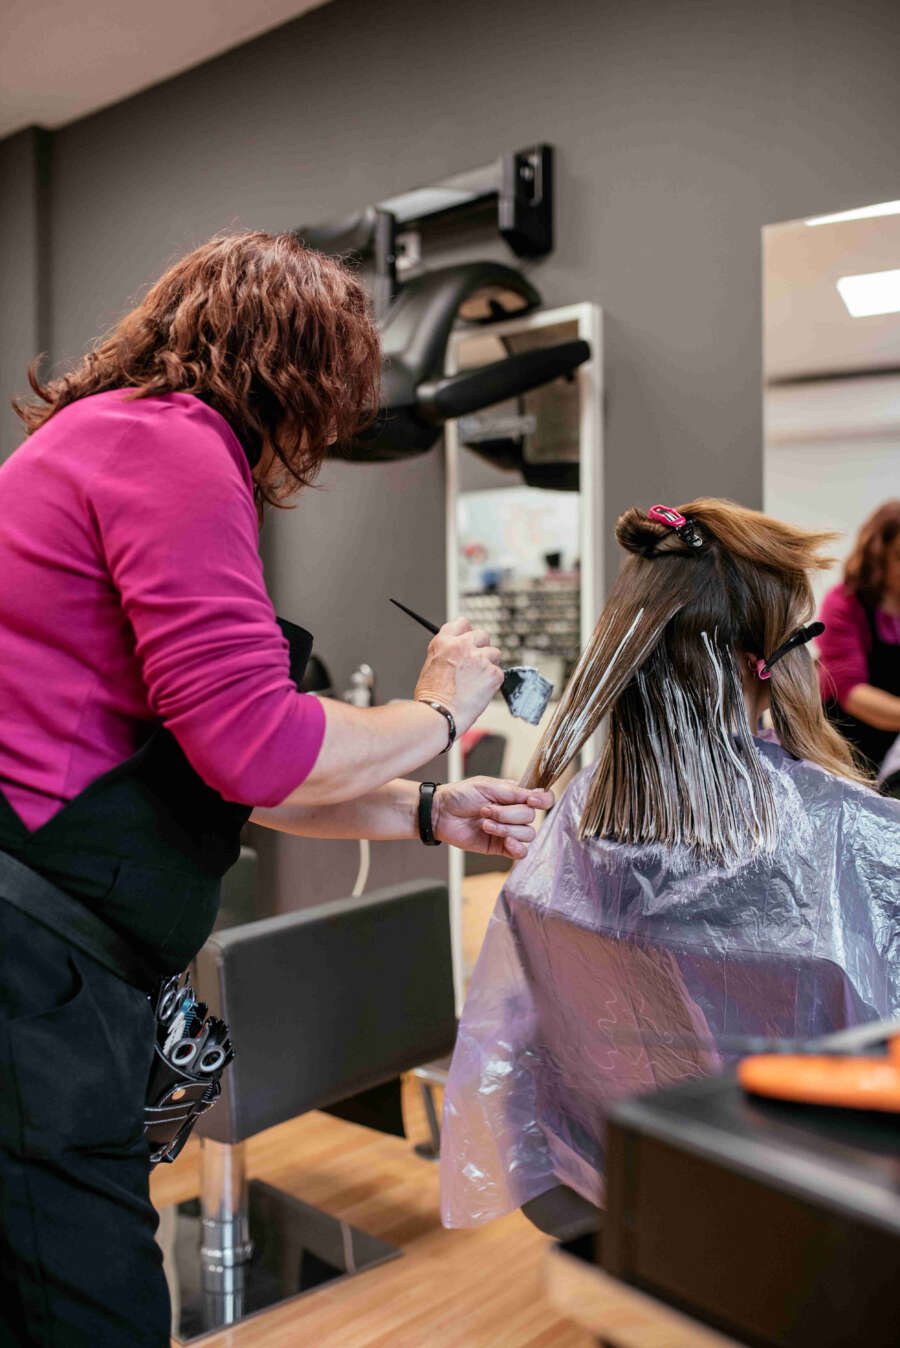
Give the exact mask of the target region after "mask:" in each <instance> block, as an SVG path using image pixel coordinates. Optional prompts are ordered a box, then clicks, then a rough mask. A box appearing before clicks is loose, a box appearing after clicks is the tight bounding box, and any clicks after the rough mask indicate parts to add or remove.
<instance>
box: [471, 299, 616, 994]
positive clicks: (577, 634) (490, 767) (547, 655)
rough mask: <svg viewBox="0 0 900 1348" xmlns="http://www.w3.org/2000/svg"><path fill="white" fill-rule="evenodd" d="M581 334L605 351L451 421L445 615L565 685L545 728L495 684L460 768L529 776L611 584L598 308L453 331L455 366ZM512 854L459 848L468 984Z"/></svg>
mask: <svg viewBox="0 0 900 1348" xmlns="http://www.w3.org/2000/svg"><path fill="white" fill-rule="evenodd" d="M578 339H583V340H587V341H588V342H590V344H591V350H592V353H594V354H593V357H592V359H591V361H590V362H589V363H588V364H587V365H584V366H582V367H581V368H580V369H579V370H578V371H577V372H576V374H575V375H574V376H572V377H570V378H568V379H566V378H561V379H557V380H555V381H553V382H552V383H550V384H546V385H544V386H543V387H542V388H539V389H537V390H535V391H534V392H530V393H526V394H523V395H522V396H521V397H519V398H516V399H513V400H511V401H509V402H504V403H499V404H496V405H495V406H493V407H489V408H487V409H485V410H484V411H482V412H478V413H477V414H474V415H471V416H466V417H461V418H460V419H459V420H458V421H456V422H451V423H449V425H448V428H447V434H446V437H445V443H446V461H447V573H448V577H447V578H448V584H447V612H448V614H456V613H462V614H465V616H466V617H468V618H470V619H471V621H472V622H473V624H475V625H476V626H479V627H485V628H487V630H488V631H489V632H490V633H491V636H492V638H493V640H494V643H495V644H496V645H497V646H499V648H500V651H501V654H502V659H503V664H504V666H510V665H532V666H534V667H536V668H537V669H538V670H539V671H540V672H541V673H542V674H543V675H544V676H545V678H547V679H549V680H550V682H551V683H552V684H553V685H554V693H553V699H552V701H551V704H550V707H549V708H548V710H547V711H546V712H545V713H544V716H543V717H542V719H541V721H540V723H539V724H538V725H537V726H533V725H530V724H529V723H528V722H526V721H522V720H518V719H514V718H513V717H512V716H511V715H510V712H509V710H508V708H507V706H506V703H505V702H504V701H503V699H502V698H501V697H500V696H499V695H498V697H497V698H495V700H494V702H493V703H492V704H491V706H490V707H488V709H487V711H486V712H485V713H484V715H483V716H482V717H481V718H480V719H479V721H478V723H477V724H476V726H475V727H473V730H472V731H471V732H470V733H469V734H468V735H466V736H464V737H463V739H462V742H461V743H460V745H459V746H458V747H457V749H456V750H455V754H454V757H453V759H452V760H451V764H450V774H451V776H452V777H463V776H465V777H468V776H476V775H481V774H484V775H487V776H502V777H511V778H514V779H516V780H518V779H519V778H520V777H521V776H522V774H523V773H524V771H525V769H526V767H527V765H528V762H529V760H530V758H531V755H532V753H533V751H534V749H535V747H536V745H537V742H538V740H539V738H540V735H541V733H542V731H543V729H544V727H545V726H546V725H547V723H548V721H549V718H550V716H551V715H552V713H553V709H554V706H555V702H556V701H557V700H558V698H559V696H560V695H561V693H562V691H563V689H564V688H565V686H566V683H567V681H568V679H569V677H570V675H571V673H572V671H573V669H574V667H575V663H576V661H577V659H578V656H579V653H580V651H581V648H582V645H583V644H584V642H585V641H586V640H587V638H588V637H589V636H590V633H591V632H592V631H593V626H594V622H595V619H596V615H597V612H598V611H599V603H600V600H601V596H602V593H603V589H602V553H603V549H602V539H601V534H602V528H601V523H600V521H601V519H602V515H601V501H600V484H601V481H602V479H601V468H602V433H601V430H602V427H601V407H602V394H601V377H602V356H601V348H600V341H601V327H600V313H599V310H597V309H596V308H595V307H594V306H592V305H587V304H585V305H575V306H572V307H570V308H567V309H563V310H550V311H547V312H544V313H536V314H531V315H528V316H525V317H523V318H521V319H512V320H509V321H506V322H502V323H498V324H495V325H492V326H491V327H490V328H489V329H487V330H485V329H480V330H476V331H472V330H471V329H469V330H468V331H467V330H465V329H464V328H462V327H461V328H460V329H459V330H458V331H457V333H456V334H455V335H454V337H453V339H452V341H451V347H450V362H451V368H450V369H449V370H448V373H456V372H458V371H460V370H464V369H468V368H472V367H476V366H481V365H487V364H489V363H491V362H493V361H497V360H502V359H503V358H504V357H507V356H510V355H518V354H520V353H522V352H527V351H533V350H536V349H538V348H540V347H543V346H546V347H549V346H555V345H558V344H560V343H564V342H571V341H576V340H578ZM594 749H595V746H589V747H588V752H587V754H586V755H583V761H588V757H589V755H590V754H591V753H592V752H594ZM573 770H574V769H573ZM561 785H564V783H562V784H561ZM511 864H512V863H511V861H510V860H509V859H508V858H504V857H500V856H477V855H472V854H470V853H469V854H463V853H460V852H453V853H452V854H451V857H450V866H451V875H450V886H451V913H452V915H453V916H454V926H455V932H454V940H455V946H456V952H455V953H456V959H457V974H458V993H459V994H461V992H462V988H463V986H464V984H465V981H466V980H467V977H468V974H469V973H470V972H471V968H472V967H473V966H474V961H475V959H476V958H477V954H478V950H479V948H480V944H481V937H482V936H483V932H484V929H485V927H486V924H487V920H488V917H489V915H490V911H491V909H492V908H493V905H494V902H495V900H496V896H497V894H498V892H499V890H500V888H501V885H502V883H503V879H504V876H505V873H506V871H508V869H509V868H510V866H511ZM463 914H464V921H463ZM463 933H464V934H465V938H464V939H463Z"/></svg>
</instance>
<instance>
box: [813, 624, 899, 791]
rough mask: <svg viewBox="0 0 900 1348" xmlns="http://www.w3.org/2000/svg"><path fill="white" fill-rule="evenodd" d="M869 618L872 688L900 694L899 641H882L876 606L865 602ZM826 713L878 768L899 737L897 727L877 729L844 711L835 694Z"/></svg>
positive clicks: (826, 704)
mask: <svg viewBox="0 0 900 1348" xmlns="http://www.w3.org/2000/svg"><path fill="white" fill-rule="evenodd" d="M863 612H864V613H865V615H866V622H867V623H868V624H869V635H870V638H871V645H870V648H869V653H868V679H867V682H868V683H870V684H871V685H872V687H873V688H881V689H883V690H884V692H886V693H892V694H893V695H894V697H900V645H897V644H896V643H891V642H887V641H882V639H881V637H880V636H879V635H878V624H877V622H876V620H875V613H874V610H872V609H870V608H869V607H868V606H867V605H865V604H864V605H863ZM825 714H826V715H827V717H828V719H829V721H831V722H832V724H833V725H834V726H835V728H836V729H837V730H839V731H840V732H841V734H842V735H843V736H844V739H846V740H849V742H850V743H851V744H852V745H853V746H854V748H856V749H857V750H858V751H859V753H861V754H862V756H863V757H864V758H865V759H866V761H867V765H868V766H869V767H871V768H872V770H873V771H875V772H877V771H878V769H879V768H880V767H881V764H882V762H883V761H884V757H885V754H886V753H887V751H888V750H889V749H890V747H891V745H892V744H893V743H894V741H895V740H896V738H897V732H896V730H878V729H876V727H875V726H872V725H868V724H867V723H866V722H865V721H860V720H859V718H858V717H856V716H851V714H850V712H848V711H845V710H844V708H843V707H842V706H841V705H840V703H839V702H838V701H837V699H836V698H831V699H829V700H828V701H826V703H825Z"/></svg>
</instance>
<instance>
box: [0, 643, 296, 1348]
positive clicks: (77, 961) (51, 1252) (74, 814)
mask: <svg viewBox="0 0 900 1348" xmlns="http://www.w3.org/2000/svg"><path fill="white" fill-rule="evenodd" d="M279 621H280V622H281V620H279ZM281 627H282V631H283V632H284V633H285V636H286V637H287V639H288V642H289V644H290V647H291V675H292V677H293V679H294V680H295V682H297V684H298V685H299V683H300V680H301V679H302V674H303V669H304V668H305V665H306V661H307V659H308V657H309V653H310V650H311V647H312V638H311V637H310V635H309V633H307V632H304V631H303V629H302V628H298V627H295V626H293V624H289V623H285V622H281ZM250 813H251V807H249V806H246V805H238V804H234V803H231V802H228V801H226V800H223V798H222V797H221V796H220V795H219V793H218V792H216V791H214V790H212V789H211V788H210V787H209V786H207V785H206V783H205V782H203V780H202V779H201V778H200V777H199V775H198V774H197V773H196V772H195V771H194V769H193V768H192V767H191V766H190V764H189V763H188V761H187V759H186V758H185V756H184V754H183V752H182V751H181V749H180V748H179V746H178V744H177V742H176V741H175V739H174V738H173V737H172V736H171V735H170V734H169V733H168V732H167V731H165V730H163V729H159V730H156V731H155V732H154V733H153V734H152V735H151V737H150V738H149V739H148V741H147V743H146V744H144V745H143V746H142V748H140V749H139V750H138V752H137V753H136V754H134V755H133V756H132V757H131V758H129V759H127V760H126V761H125V762H124V763H121V764H119V765H118V766H117V767H115V768H113V769H112V770H111V771H109V772H107V773H104V774H103V776H102V777H99V778H98V779H97V780H96V781H94V782H92V783H91V784H90V785H89V786H88V787H86V788H85V790H84V791H82V792H81V793H80V794H79V795H78V796H76V797H75V798H74V799H73V800H71V801H69V802H68V803H67V804H66V805H64V806H63V807H62V809H60V810H59V811H57V813H56V814H55V815H53V817H52V818H51V819H50V820H48V822H47V823H46V824H44V825H43V826H42V827H41V828H38V829H36V830H34V831H33V832H29V830H28V829H27V828H26V827H25V825H24V824H23V823H22V821H21V819H19V817H18V815H17V814H16V813H15V811H14V810H13V809H12V807H11V806H10V804H9V802H8V801H6V799H5V798H3V797H2V795H0V850H2V851H5V852H8V853H9V854H10V855H12V856H14V857H16V858H17V859H18V860H20V861H22V862H24V863H25V865H27V866H28V867H29V868H30V869H32V870H35V871H37V872H39V873H40V874H41V875H43V876H45V877H46V878H47V879H48V880H50V881H51V882H52V883H53V884H55V885H57V886H58V887H59V888H60V889H63V890H65V891H67V892H68V893H69V894H71V895H74V896H76V897H77V898H78V899H80V900H81V901H82V902H83V903H84V904H85V905H87V906H88V907H89V908H91V909H93V910H94V911H95V912H96V913H97V914H98V915H99V916H101V917H102V918H103V920H104V921H105V922H106V923H107V924H109V925H110V926H111V927H113V928H114V929H115V930H116V931H117V932H118V933H119V934H120V935H121V936H123V937H124V938H126V939H127V941H128V943H129V945H130V946H131V948H132V949H133V950H134V951H135V953H136V954H138V955H139V956H140V959H141V962H142V963H143V964H144V966H145V968H146V972H147V978H148V981H152V980H153V979H154V978H158V977H162V976H165V975H167V974H172V973H177V972H180V971H181V970H182V969H184V968H185V967H186V966H187V964H188V963H189V962H190V961H191V959H192V958H193V957H194V955H195V954H196V953H197V951H198V950H199V949H200V947H201V946H202V945H203V942H204V941H205V940H206V938H207V936H208V935H209V933H210V931H211V930H212V927H213V923H214V921H215V917H216V911H217V908H218V902H219V884H220V881H221V878H222V876H223V875H224V873H225V871H227V870H228V868H229V867H230V866H231V865H232V864H233V863H234V862H235V861H236V859H237V856H238V853H239V850H240V832H241V828H242V826H243V825H244V824H245V823H246V821H247V819H248V818H249V816H250ZM0 898H2V896H0ZM154 1029H155V1017H154V1013H153V1010H152V1007H151V1005H150V1002H149V1001H148V1000H147V997H146V995H145V994H144V993H143V992H142V991H141V990H140V989H139V988H137V987H134V986H132V985H130V984H128V983H126V982H124V981H123V980H122V979H120V978H117V977H116V976H115V975H114V974H112V973H110V972H109V971H108V970H107V969H106V968H104V967H103V966H102V965H100V964H98V963H97V962H96V961H95V960H93V959H91V958H90V957H89V956H87V955H85V954H83V953H82V952H81V951H80V950H77V949H75V948H74V947H73V946H71V945H70V944H69V943H68V942H66V941H65V940H64V939H63V938H62V937H60V936H58V935H57V934H56V933H54V932H53V931H51V930H49V929H48V928H47V927H45V926H44V925H43V924H42V923H39V922H37V921H35V920H34V919H32V918H30V917H29V916H27V915H26V914H25V913H23V912H21V911H20V910H19V909H18V908H16V907H15V906H14V905H13V904H11V903H3V902H0V1346H2V1348H6V1345H13V1344H15V1345H19V1344H34V1345H40V1348H99V1345H103V1348H168V1343H169V1315H170V1312H169V1298H168V1291H167V1288H166V1283H165V1278H164V1276H163V1272H162V1257H161V1254H160V1251H159V1249H158V1247H157V1245H156V1243H155V1240H154V1233H155V1230H156V1223H157V1219H156V1214H155V1212H154V1210H153V1208H152V1206H151V1204H150V1199H149V1167H148V1153H147V1144H146V1140H145V1139H144V1136H143V1106H144V1092H145V1090H146V1085H147V1079H148V1074H149V1068H150V1060H151V1055H152V1051H153V1040H154Z"/></svg>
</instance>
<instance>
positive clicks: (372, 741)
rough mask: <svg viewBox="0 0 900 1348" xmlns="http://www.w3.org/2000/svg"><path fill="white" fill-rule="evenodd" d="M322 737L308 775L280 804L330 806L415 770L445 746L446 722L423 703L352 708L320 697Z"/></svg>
mask: <svg viewBox="0 0 900 1348" xmlns="http://www.w3.org/2000/svg"><path fill="white" fill-rule="evenodd" d="M323 706H324V708H325V739H324V740H323V742H322V748H321V750H320V751H319V757H318V758H317V759H316V763H315V766H314V767H313V770H312V772H311V773H310V774H309V776H308V777H307V778H306V779H305V781H303V782H302V783H301V784H300V785H299V786H298V787H296V788H295V789H294V790H293V791H292V792H291V793H290V794H289V795H288V796H287V797H285V799H284V800H283V801H282V802H281V804H282V806H290V805H304V806H309V805H334V804H338V803H340V802H342V801H350V800H358V799H359V797H360V796H366V795H368V794H369V792H371V791H374V790H376V788H378V787H380V786H384V784H385V783H386V782H390V781H391V780H392V779H393V778H395V777H402V776H403V775H404V774H405V773H407V772H414V771H415V770H416V768H420V767H421V766H422V764H423V763H427V762H429V761H430V760H431V759H432V758H435V757H437V755H438V754H439V753H441V752H442V750H443V749H445V748H446V745H447V734H448V728H447V722H446V720H445V719H444V717H443V716H441V714H440V713H439V712H436V711H435V710H434V709H433V708H432V707H428V706H425V705H424V704H423V703H421V702H392V703H390V704H389V705H388V706H386V707H350V706H348V705H347V704H346V703H344V702H332V701H331V700H329V699H324V700H323Z"/></svg>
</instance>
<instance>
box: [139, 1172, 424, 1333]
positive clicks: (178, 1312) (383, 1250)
mask: <svg viewBox="0 0 900 1348" xmlns="http://www.w3.org/2000/svg"><path fill="white" fill-rule="evenodd" d="M247 1196H248V1204H247V1209H248V1223H247V1235H248V1237H249V1253H250V1257H249V1259H247V1260H246V1261H245V1262H242V1263H235V1262H233V1261H228V1262H220V1261H218V1260H216V1259H214V1258H208V1257H207V1258H204V1257H203V1256H202V1254H201V1244H202V1235H203V1229H202V1219H201V1207H200V1200H199V1199H191V1200H190V1201H189V1202H186V1203H179V1204H177V1205H176V1206H173V1207H170V1208H164V1209H163V1210H162V1211H161V1213H160V1228H159V1234H158V1236H157V1240H158V1242H159V1244H160V1245H161V1246H162V1247H163V1251H164V1262H165V1271H166V1277H167V1279H168V1282H169V1291H170V1294H171V1297H172V1336H173V1338H174V1339H175V1341H176V1342H177V1343H193V1342H194V1341H195V1340H197V1339H199V1338H202V1337H203V1336H204V1335H206V1334H211V1333H213V1332H214V1331H215V1330H218V1329H222V1328H224V1327H225V1326H227V1325H234V1324H237V1323H239V1322H241V1321H243V1320H245V1319H247V1318H248V1317H249V1316H251V1315H257V1314H258V1313H259V1312H260V1311H265V1310H269V1309H271V1308H272V1307H273V1306H276V1305H278V1304H279V1303H280V1302H282V1301H287V1300H289V1299H291V1298H294V1297H299V1296H302V1295H303V1294H304V1293H305V1292H311V1291H313V1290H314V1289H315V1288H317V1287H321V1286H322V1284H323V1283H328V1282H331V1281H333V1280H334V1279H337V1278H344V1277H347V1276H349V1275H351V1274H354V1273H360V1272H362V1271H363V1270H364V1269H368V1268H373V1267H374V1266H375V1265H376V1264H381V1263H384V1262H385V1261H386V1260H388V1259H393V1258H395V1257H396V1256H397V1255H399V1254H400V1253H401V1251H400V1250H398V1249H397V1248H396V1247H395V1246H393V1245H388V1243H387V1242H386V1241H384V1240H379V1239H378V1238H377V1237H376V1236H370V1235H367V1234H366V1233H365V1232H364V1231H359V1230H357V1229H356V1228H355V1227H353V1226H350V1225H348V1223H347V1222H344V1221H341V1220H340V1219H339V1218H337V1217H332V1216H331V1215H330V1214H329V1213H327V1212H322V1211H321V1210H320V1209H318V1208H314V1207H310V1205H309V1204H308V1203H304V1202H303V1201H302V1200H301V1199H299V1198H294V1197H293V1196H292V1195H291V1194H286V1193H283V1192H282V1191H281V1190H280V1189H275V1188H273V1187H272V1186H271V1185H270V1184H265V1183H264V1182H263V1181H262V1180H250V1182H249V1184H248V1185H247Z"/></svg>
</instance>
